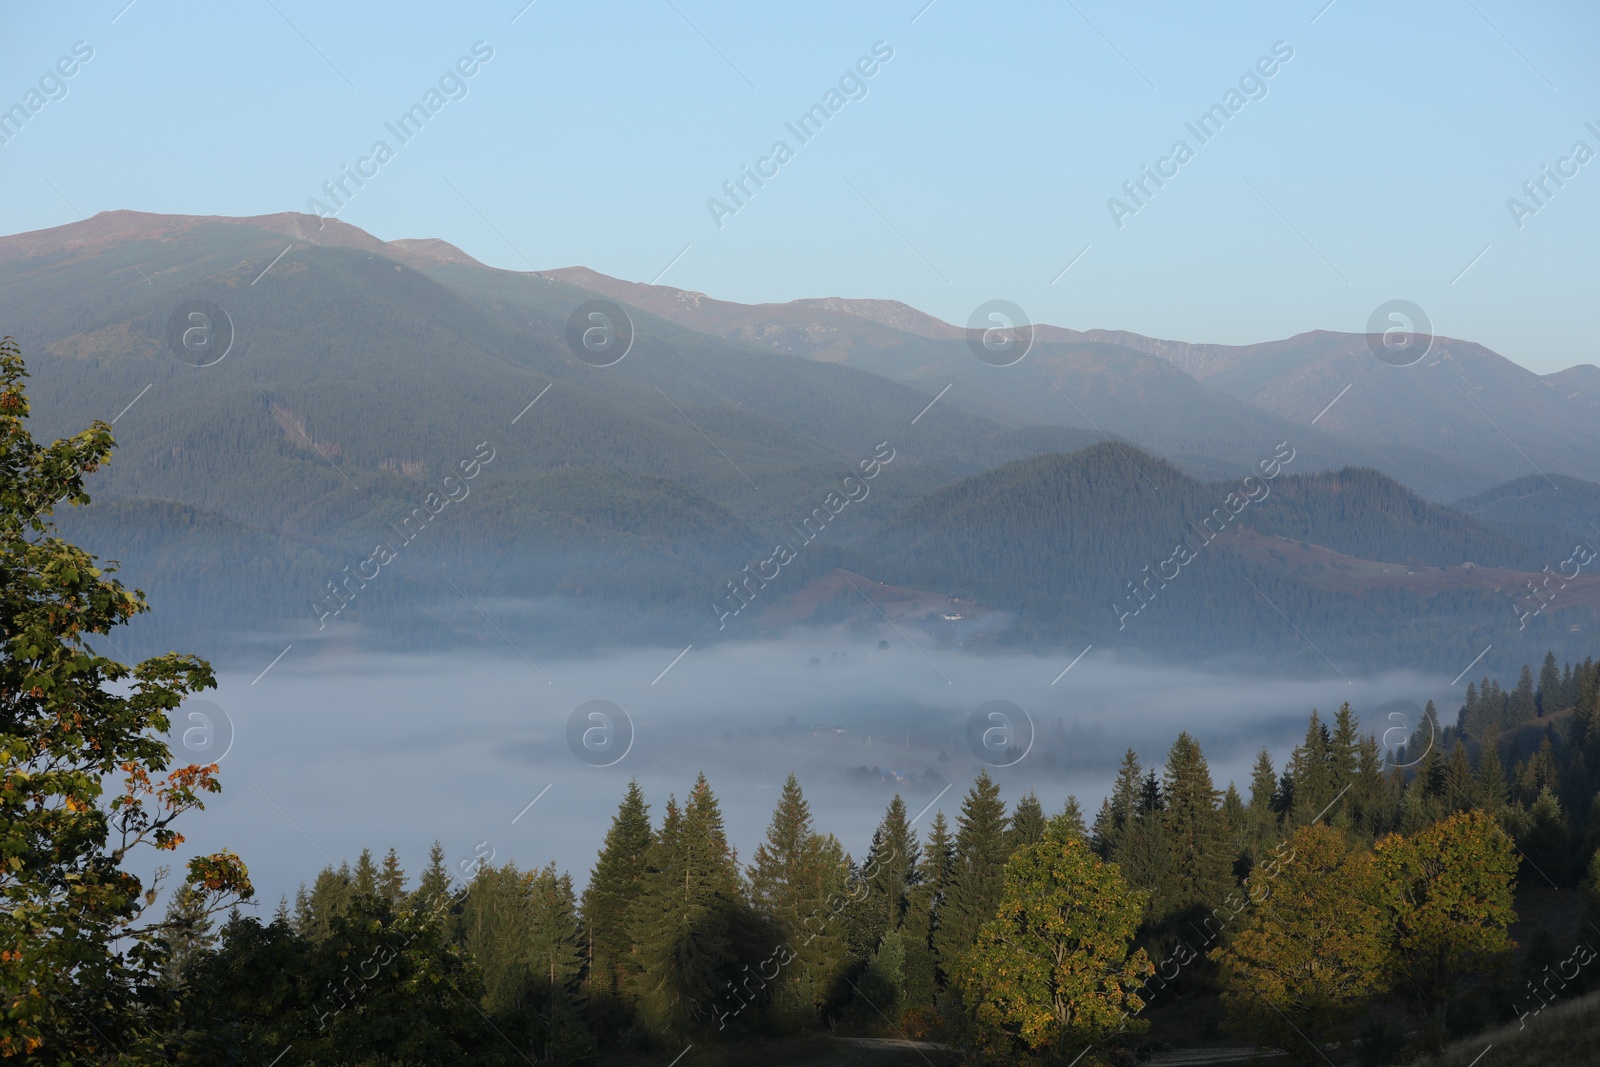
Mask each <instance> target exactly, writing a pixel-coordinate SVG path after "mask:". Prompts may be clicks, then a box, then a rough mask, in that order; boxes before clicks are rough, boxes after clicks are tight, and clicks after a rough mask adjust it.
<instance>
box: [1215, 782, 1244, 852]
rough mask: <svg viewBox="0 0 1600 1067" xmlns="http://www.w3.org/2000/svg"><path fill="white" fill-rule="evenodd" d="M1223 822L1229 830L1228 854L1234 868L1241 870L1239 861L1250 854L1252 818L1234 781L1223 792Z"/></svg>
mask: <svg viewBox="0 0 1600 1067" xmlns="http://www.w3.org/2000/svg"><path fill="white" fill-rule="evenodd" d="M1222 824H1223V826H1225V827H1227V830H1228V854H1229V857H1230V859H1231V860H1232V866H1233V870H1234V871H1235V872H1238V871H1239V861H1240V860H1242V859H1244V858H1245V857H1246V856H1247V855H1249V850H1250V842H1249V830H1250V819H1249V816H1248V815H1247V814H1246V812H1245V809H1244V798H1243V797H1241V796H1239V787H1238V786H1236V785H1234V784H1233V783H1232V782H1229V783H1228V788H1227V789H1226V790H1225V791H1224V792H1223V794H1222Z"/></svg>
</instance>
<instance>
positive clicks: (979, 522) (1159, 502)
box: [860, 444, 1600, 669]
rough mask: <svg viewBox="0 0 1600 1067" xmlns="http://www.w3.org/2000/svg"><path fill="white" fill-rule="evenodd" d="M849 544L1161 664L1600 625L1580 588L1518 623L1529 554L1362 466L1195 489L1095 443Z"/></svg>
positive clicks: (977, 485)
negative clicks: (1523, 625)
mask: <svg viewBox="0 0 1600 1067" xmlns="http://www.w3.org/2000/svg"><path fill="white" fill-rule="evenodd" d="M1290 465H1291V463H1289V462H1286V463H1284V464H1283V465H1282V467H1285V468H1286V467H1288V466H1290ZM1230 495H1233V503H1232V504H1230V503H1229V499H1230ZM1241 501H1244V502H1242V503H1241ZM1180 546H1181V547H1182V549H1183V551H1180V550H1179V548H1180ZM1313 546H1315V547H1314V548H1313ZM860 547H861V548H862V549H863V550H864V551H866V552H868V553H870V554H871V555H872V556H873V557H874V558H875V560H876V561H877V568H876V570H875V571H874V572H873V574H874V576H875V577H876V578H878V579H880V580H882V581H885V582H888V583H889V584H891V585H898V586H911V587H920V588H932V589H940V590H949V591H951V592H953V593H955V594H957V595H959V596H962V597H966V598H970V599H971V600H973V601H975V602H976V603H977V604H978V605H981V606H983V607H985V608H988V609H990V610H1002V611H1008V612H1011V613H1013V614H1014V615H1015V616H1016V618H1017V620H1018V629H1017V632H1016V634H1015V635H1013V636H1014V639H1024V640H1050V641H1057V642H1079V643H1081V642H1094V643H1095V644H1096V645H1097V646H1101V647H1118V646H1122V647H1126V646H1132V647H1142V648H1146V649H1150V650H1153V651H1159V652H1162V653H1164V654H1168V655H1174V654H1176V655H1182V656H1217V655H1225V654H1229V653H1238V652H1239V651H1240V650H1242V649H1250V650H1253V651H1254V652H1255V653H1257V654H1260V655H1282V656H1291V657H1294V658H1295V659H1297V660H1299V661H1301V662H1302V663H1303V664H1304V665H1306V666H1317V665H1321V663H1323V662H1324V661H1325V662H1326V663H1327V664H1329V665H1334V666H1335V667H1336V668H1338V669H1342V668H1347V667H1349V665H1351V664H1356V663H1359V664H1363V665H1367V666H1372V665H1376V664H1383V665H1385V666H1401V665H1411V666H1416V665H1417V664H1419V663H1422V662H1427V661H1428V660H1429V659H1431V658H1432V657H1436V656H1437V655H1438V653H1439V649H1440V648H1441V647H1463V648H1465V647H1468V646H1471V645H1472V644H1473V642H1474V641H1476V642H1477V645H1476V647H1478V648H1482V647H1483V644H1484V643H1486V642H1488V641H1494V642H1497V647H1500V648H1502V649H1504V650H1510V649H1512V648H1513V647H1515V648H1516V649H1523V646H1526V649H1525V650H1523V651H1522V652H1521V654H1523V655H1524V657H1525V658H1526V656H1527V655H1528V654H1530V651H1531V652H1532V653H1537V654H1538V655H1542V654H1543V649H1544V648H1545V647H1546V645H1548V646H1549V647H1556V648H1566V647H1567V646H1569V645H1571V646H1572V648H1573V649H1574V650H1575V651H1576V650H1578V649H1580V648H1581V645H1582V641H1583V640H1591V641H1592V636H1591V637H1588V638H1578V637H1575V636H1574V633H1573V631H1575V630H1576V631H1579V632H1588V633H1589V634H1591V635H1592V633H1593V632H1594V630H1595V627H1596V620H1597V619H1600V612H1597V610H1596V609H1597V608H1600V578H1590V579H1587V580H1584V581H1582V582H1580V583H1576V584H1575V587H1574V589H1573V591H1572V593H1571V594H1570V595H1569V598H1568V601H1567V602H1566V603H1564V604H1563V605H1562V610H1563V611H1565V613H1564V614H1563V613H1560V612H1550V613H1547V614H1545V615H1543V616H1542V617H1537V618H1535V619H1534V620H1533V621H1532V623H1531V624H1530V625H1529V627H1528V629H1527V630H1526V631H1519V630H1518V629H1517V627H1516V625H1515V624H1516V618H1515V616H1514V614H1513V612H1512V610H1511V604H1512V602H1513V600H1514V598H1515V597H1516V596H1517V595H1518V593H1519V591H1520V589H1519V587H1520V585H1521V582H1522V580H1525V579H1526V578H1528V577H1529V573H1528V572H1532V571H1537V569H1538V567H1539V560H1540V557H1539V556H1538V554H1537V553H1536V552H1534V551H1532V550H1531V549H1529V548H1527V547H1525V546H1523V545H1521V544H1518V543H1516V542H1515V541H1513V540H1512V539H1511V538H1509V537H1507V536H1505V535H1504V534H1502V533H1500V532H1498V531H1496V530H1493V529H1491V528H1489V527H1487V526H1485V525H1483V524H1480V523H1479V522H1477V521H1476V520H1474V519H1472V518H1469V517H1467V516H1464V515H1461V514H1459V513H1457V512H1454V511H1452V510H1450V509H1448V508H1443V507H1439V506H1437V505H1433V504H1429V503H1427V502H1426V501H1423V500H1421V499H1420V498H1419V497H1417V496H1416V495H1415V494H1413V493H1411V492H1410V491H1409V490H1407V489H1406V488H1405V487H1403V486H1401V485H1399V484H1397V483H1395V482H1394V481H1392V480H1391V479H1388V478H1386V477H1384V476H1383V475H1381V474H1378V473H1377V472H1374V471H1367V470H1346V471H1341V472H1337V473H1332V474H1328V473H1319V474H1312V475H1292V474H1287V473H1284V472H1283V470H1282V469H1280V470H1279V472H1278V475H1277V477H1276V478H1266V477H1262V476H1261V475H1260V472H1258V476H1257V478H1256V479H1254V480H1253V481H1252V482H1250V483H1238V482H1219V483H1211V484H1208V483H1205V482H1202V481H1200V480H1198V479H1195V478H1192V477H1190V476H1189V475H1187V474H1185V473H1184V472H1183V471H1181V470H1179V469H1178V468H1176V467H1175V466H1173V465H1172V464H1170V463H1168V462H1166V461H1165V460H1162V459H1160V458H1158V457H1155V456H1150V455H1147V454H1144V453H1142V452H1139V451H1137V450H1132V449H1129V448H1126V447H1117V446H1113V445H1108V444H1107V445H1096V446H1094V447H1092V448H1089V449H1086V450H1084V451H1082V452H1079V453H1076V454H1073V455H1050V456H1040V457H1035V458H1031V459H1023V460H1017V461H1015V462H1012V463H1008V464H1005V465H1003V466H1001V467H999V468H997V469H995V470H992V471H986V472H984V473H983V474H979V475H975V476H973V477H971V478H967V479H963V480H962V481H960V482H957V483H955V484H953V485H949V486H945V487H943V488H940V489H937V490H935V491H933V492H931V493H929V494H928V495H927V496H925V497H924V498H922V499H921V500H919V501H917V502H916V503H915V504H912V505H910V506H909V507H907V508H905V509H904V510H903V511H902V512H900V513H899V514H898V515H896V516H895V517H894V518H893V519H892V520H890V521H889V522H888V523H886V524H885V525H884V526H883V527H882V528H881V529H880V530H878V531H877V532H876V533H875V534H874V536H873V537H872V538H871V540H870V541H869V542H867V543H866V544H865V545H862V546H860ZM1463 563H1466V564H1468V566H1465V567H1463V566H1462V564H1463ZM1569 608H1570V609H1571V610H1565V609H1569ZM1558 615H1559V623H1558V621H1557V617H1558ZM1504 654H1505V655H1508V656H1510V655H1512V652H1511V651H1505V652H1504ZM1468 658H1470V656H1469V657H1468Z"/></svg>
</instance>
